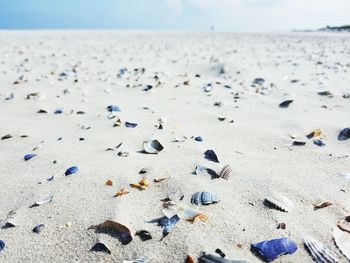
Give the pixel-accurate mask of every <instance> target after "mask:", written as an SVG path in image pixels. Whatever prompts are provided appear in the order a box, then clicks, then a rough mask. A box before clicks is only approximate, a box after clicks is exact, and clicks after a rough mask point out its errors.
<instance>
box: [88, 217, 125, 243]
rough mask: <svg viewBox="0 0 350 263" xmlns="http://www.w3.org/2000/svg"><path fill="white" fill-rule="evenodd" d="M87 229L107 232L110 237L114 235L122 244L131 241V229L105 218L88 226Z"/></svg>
mask: <svg viewBox="0 0 350 263" xmlns="http://www.w3.org/2000/svg"><path fill="white" fill-rule="evenodd" d="M88 229H95V231H97V232H99V233H105V234H109V235H111V236H112V237H115V236H116V237H117V238H118V239H119V241H120V242H121V243H122V244H123V245H126V244H129V243H130V242H131V241H132V231H131V230H130V229H129V228H128V227H127V226H125V225H123V224H120V223H118V222H116V221H112V220H106V221H104V222H103V223H101V224H98V225H93V226H90V227H89V228H88Z"/></svg>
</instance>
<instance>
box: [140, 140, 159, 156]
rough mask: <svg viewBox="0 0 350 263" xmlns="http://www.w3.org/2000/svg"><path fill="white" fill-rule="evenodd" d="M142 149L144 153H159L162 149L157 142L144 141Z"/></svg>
mask: <svg viewBox="0 0 350 263" xmlns="http://www.w3.org/2000/svg"><path fill="white" fill-rule="evenodd" d="M143 149H144V150H145V152H146V153H153V154H156V153H159V152H160V151H162V150H163V149H164V147H163V145H161V144H160V142H159V141H157V140H153V141H145V142H143Z"/></svg>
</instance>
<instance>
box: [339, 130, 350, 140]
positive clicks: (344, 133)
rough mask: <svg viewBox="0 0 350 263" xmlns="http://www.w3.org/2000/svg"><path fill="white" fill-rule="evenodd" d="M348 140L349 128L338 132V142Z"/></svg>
mask: <svg viewBox="0 0 350 263" xmlns="http://www.w3.org/2000/svg"><path fill="white" fill-rule="evenodd" d="M348 139H350V128H344V129H342V130H341V131H340V133H339V135H338V140H339V141H345V140H348Z"/></svg>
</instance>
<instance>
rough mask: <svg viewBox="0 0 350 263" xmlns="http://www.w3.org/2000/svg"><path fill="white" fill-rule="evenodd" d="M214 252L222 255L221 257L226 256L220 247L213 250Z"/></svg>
mask: <svg viewBox="0 0 350 263" xmlns="http://www.w3.org/2000/svg"><path fill="white" fill-rule="evenodd" d="M215 253H217V254H219V256H220V257H222V258H224V257H226V255H225V253H224V252H222V250H221V249H220V248H217V249H216V250H215Z"/></svg>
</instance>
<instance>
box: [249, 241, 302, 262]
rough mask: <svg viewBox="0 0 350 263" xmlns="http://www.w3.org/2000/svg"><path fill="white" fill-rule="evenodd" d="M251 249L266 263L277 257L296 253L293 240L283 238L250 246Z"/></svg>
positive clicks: (295, 245)
mask: <svg viewBox="0 0 350 263" xmlns="http://www.w3.org/2000/svg"><path fill="white" fill-rule="evenodd" d="M252 248H253V250H256V251H258V252H259V254H260V255H261V256H262V257H263V258H264V259H266V261H267V262H270V261H273V260H275V259H276V258H278V257H279V256H282V255H285V254H293V253H294V252H295V251H297V249H298V246H297V244H296V243H295V242H294V241H293V240H291V239H289V238H287V237H284V238H279V239H272V240H268V241H262V242H260V243H256V244H252Z"/></svg>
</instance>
